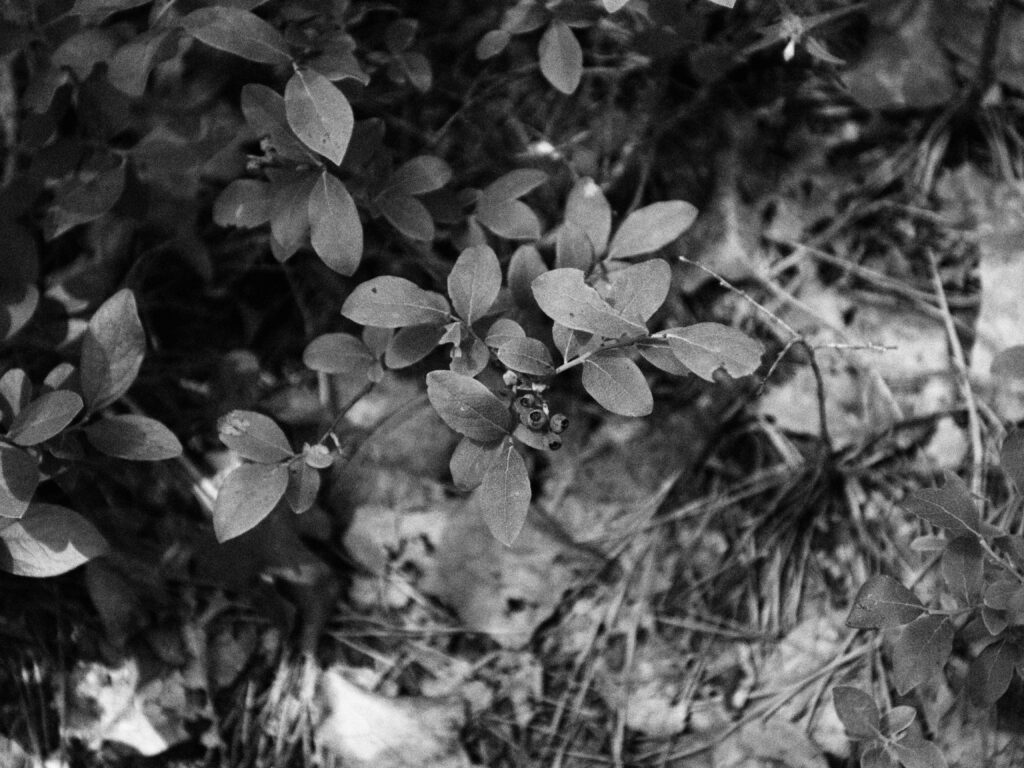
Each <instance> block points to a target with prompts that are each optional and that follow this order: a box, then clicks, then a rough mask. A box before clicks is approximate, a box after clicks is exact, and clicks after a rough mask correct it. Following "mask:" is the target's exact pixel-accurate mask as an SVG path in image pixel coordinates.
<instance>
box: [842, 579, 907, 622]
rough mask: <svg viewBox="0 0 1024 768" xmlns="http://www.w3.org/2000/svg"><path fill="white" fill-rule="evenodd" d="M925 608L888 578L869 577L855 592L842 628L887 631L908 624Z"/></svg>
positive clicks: (898, 584)
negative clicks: (844, 626) (855, 594)
mask: <svg viewBox="0 0 1024 768" xmlns="http://www.w3.org/2000/svg"><path fill="white" fill-rule="evenodd" d="M924 612H925V608H924V606H923V605H921V601H920V600H918V599H917V597H916V596H915V595H914V593H913V592H911V591H910V590H909V589H907V588H906V587H904V586H903V585H902V584H900V583H899V582H898V581H896V579H894V578H892V577H891V576H872V577H871V578H869V579H868V580H867V581H866V582H865V583H864V585H863V586H862V587H861V588H860V590H858V592H857V597H855V598H854V600H853V607H852V608H851V609H850V615H849V616H848V617H847V619H846V626H848V627H853V628H854V629H887V628H889V627H899V626H902V625H904V624H909V623H910V622H912V621H913V620H914V619H916V618H917V617H918V616H920V615H921V614H922V613H924Z"/></svg>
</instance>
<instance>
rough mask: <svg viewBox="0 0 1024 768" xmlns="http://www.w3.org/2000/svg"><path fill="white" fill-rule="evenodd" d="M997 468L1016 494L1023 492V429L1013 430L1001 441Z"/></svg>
mask: <svg viewBox="0 0 1024 768" xmlns="http://www.w3.org/2000/svg"><path fill="white" fill-rule="evenodd" d="M999 468H1000V469H1001V470H1002V471H1003V475H1005V477H1006V479H1007V480H1009V481H1010V482H1011V483H1013V484H1014V486H1016V488H1017V492H1018V493H1021V492H1024V429H1015V430H1013V431H1012V432H1011V433H1010V434H1009V435H1007V436H1006V439H1005V440H1004V441H1003V446H1002V448H1001V449H1000V450H999Z"/></svg>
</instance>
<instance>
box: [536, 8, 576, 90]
mask: <svg viewBox="0 0 1024 768" xmlns="http://www.w3.org/2000/svg"><path fill="white" fill-rule="evenodd" d="M537 53H538V56H539V60H540V71H541V74H542V75H544V78H545V79H546V80H547V81H548V82H549V83H551V85H553V86H554V87H555V88H556V89H558V90H559V91H561V92H562V93H564V94H566V95H568V94H571V93H573V92H575V90H576V88H578V87H579V84H580V78H581V77H582V76H583V49H582V48H581V47H580V42H579V40H577V39H576V35H574V34H573V32H572V30H571V29H570V28H569V25H568V24H566V23H565V22H564V21H560V20H558V19H556V20H554V21H552V22H551V23H550V24H549V25H548V28H547V29H546V30H545V31H544V34H543V35H542V36H541V38H540V45H539V46H538V48H537Z"/></svg>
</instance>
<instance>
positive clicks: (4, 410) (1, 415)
mask: <svg viewBox="0 0 1024 768" xmlns="http://www.w3.org/2000/svg"><path fill="white" fill-rule="evenodd" d="M31 397H32V382H31V381H29V378H28V374H26V373H25V372H24V371H23V370H22V369H21V368H11V369H10V370H9V371H7V372H6V373H4V375H3V376H0V424H10V423H11V422H13V421H14V417H15V416H17V415H18V414H19V413H21V409H22V408H24V407H25V406H26V405H28V403H29V400H30V399H31Z"/></svg>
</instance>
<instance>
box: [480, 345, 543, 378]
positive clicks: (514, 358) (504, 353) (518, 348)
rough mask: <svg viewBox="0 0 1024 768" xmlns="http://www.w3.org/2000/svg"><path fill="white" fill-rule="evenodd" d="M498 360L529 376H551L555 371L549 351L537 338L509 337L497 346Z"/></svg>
mask: <svg viewBox="0 0 1024 768" xmlns="http://www.w3.org/2000/svg"><path fill="white" fill-rule="evenodd" d="M488 338H490V337H488ZM498 360H500V361H501V362H502V364H503V365H504V366H505V367H506V368H508V369H510V370H513V371H516V372H518V373H527V374H530V375H531V376H551V375H552V374H553V373H554V372H555V367H554V364H553V363H552V360H551V353H550V352H548V348H547V347H546V346H544V343H543V342H541V341H538V340H537V339H528V338H521V339H518V338H517V339H509V340H508V341H506V342H505V343H503V344H502V345H501V346H500V347H498Z"/></svg>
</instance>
